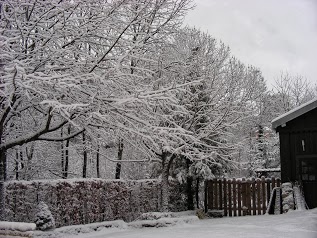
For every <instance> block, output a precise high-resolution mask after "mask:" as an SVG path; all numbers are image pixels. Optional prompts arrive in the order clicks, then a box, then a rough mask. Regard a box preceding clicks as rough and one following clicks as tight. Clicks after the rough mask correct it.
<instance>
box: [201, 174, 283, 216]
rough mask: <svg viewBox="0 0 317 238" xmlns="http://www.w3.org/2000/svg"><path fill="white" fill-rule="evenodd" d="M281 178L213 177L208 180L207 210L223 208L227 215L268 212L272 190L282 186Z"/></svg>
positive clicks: (206, 191) (206, 192)
mask: <svg viewBox="0 0 317 238" xmlns="http://www.w3.org/2000/svg"><path fill="white" fill-rule="evenodd" d="M280 184H281V181H280V179H275V178H274V177H272V178H264V177H262V178H261V179H259V178H258V179H255V178H252V179H245V178H242V179H213V180H209V181H207V182H206V187H205V188H206V190H205V208H206V210H208V209H210V210H223V212H224V215H225V216H245V215H261V214H265V213H266V209H267V204H268V202H269V200H270V195H271V191H272V189H273V188H274V187H280Z"/></svg>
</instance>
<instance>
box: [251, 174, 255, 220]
mask: <svg viewBox="0 0 317 238" xmlns="http://www.w3.org/2000/svg"><path fill="white" fill-rule="evenodd" d="M251 184H252V191H251V192H252V215H256V196H255V193H256V191H255V178H252V180H251Z"/></svg>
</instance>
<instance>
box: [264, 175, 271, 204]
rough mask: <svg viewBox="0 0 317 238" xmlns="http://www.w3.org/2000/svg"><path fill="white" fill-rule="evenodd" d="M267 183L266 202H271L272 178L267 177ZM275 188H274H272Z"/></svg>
mask: <svg viewBox="0 0 317 238" xmlns="http://www.w3.org/2000/svg"><path fill="white" fill-rule="evenodd" d="M265 183H266V204H269V201H270V197H271V191H272V190H271V179H270V178H267V179H265ZM272 189H273V188H272Z"/></svg>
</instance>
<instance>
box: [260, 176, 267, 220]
mask: <svg viewBox="0 0 317 238" xmlns="http://www.w3.org/2000/svg"><path fill="white" fill-rule="evenodd" d="M261 184H262V212H263V214H265V212H266V196H265V190H266V189H265V177H264V176H262V177H261Z"/></svg>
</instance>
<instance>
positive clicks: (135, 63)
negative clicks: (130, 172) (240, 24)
mask: <svg viewBox="0 0 317 238" xmlns="http://www.w3.org/2000/svg"><path fill="white" fill-rule="evenodd" d="M189 8H190V5H189V1H187V0H178V1H169V0H161V1H151V0H146V1H141V0H135V1H124V0H121V1H100V0H92V1H48V2H39V1H20V0H19V1H18V0H16V1H10V2H7V1H2V2H1V23H0V31H1V38H0V41H1V49H0V50H1V52H0V55H1V72H0V82H1V116H0V138H1V144H0V154H1V160H0V162H1V163H0V166H1V168H0V176H1V181H2V180H3V179H5V178H6V166H7V165H6V158H5V156H6V154H7V152H10V149H12V148H15V147H16V146H22V145H25V144H27V143H30V142H34V141H51V142H60V141H67V140H68V139H70V138H75V137H78V136H79V135H82V134H83V133H85V135H86V136H87V138H88V137H89V138H90V139H91V140H92V141H93V143H94V144H102V143H107V142H108V141H110V138H113V137H117V138H123V139H129V138H131V136H133V135H138V136H140V137H141V138H144V139H145V140H149V141H153V140H152V138H151V137H152V135H153V134H155V133H156V132H157V131H158V130H162V131H164V130H166V132H165V133H167V131H168V133H171V134H173V136H174V137H177V136H179V135H178V134H177V133H176V132H175V133H174V132H173V131H172V132H171V130H170V129H169V127H166V126H165V125H163V126H158V125H157V124H154V126H153V124H152V123H151V122H152V120H153V118H155V117H156V114H155V113H154V110H153V105H154V104H156V103H162V104H166V105H170V104H174V99H173V98H172V97H170V94H169V93H168V91H171V89H173V87H167V88H164V89H162V88H161V89H160V91H157V90H153V86H152V85H153V84H154V81H155V79H154V78H153V77H154V76H153V75H154V74H155V71H154V70H153V66H156V65H157V64H156V63H155V58H154V59H153V57H152V56H153V52H154V51H153V50H152V49H153V45H155V44H163V42H164V38H165V37H166V36H167V35H169V34H170V33H172V32H173V31H174V29H175V28H177V26H180V24H181V21H180V20H181V18H182V16H183V15H184V14H185V12H186V11H187V10H188V9H189ZM154 53H155V52H154ZM149 55H151V57H148V56H149ZM131 70H133V74H132V73H131ZM17 120H19V121H22V122H23V123H25V124H23V123H22V124H23V125H22V126H19V128H18V130H16V129H15V130H13V128H14V127H16V125H17V122H16V121H17ZM69 125H71V126H72V128H73V130H72V133H70V134H69V133H68V134H65V133H64V134H63V135H62V136H61V129H63V128H65V129H64V131H66V128H67V127H69ZM180 137H182V136H180ZM1 214H3V213H2V212H1Z"/></svg>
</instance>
